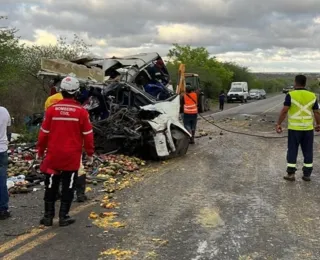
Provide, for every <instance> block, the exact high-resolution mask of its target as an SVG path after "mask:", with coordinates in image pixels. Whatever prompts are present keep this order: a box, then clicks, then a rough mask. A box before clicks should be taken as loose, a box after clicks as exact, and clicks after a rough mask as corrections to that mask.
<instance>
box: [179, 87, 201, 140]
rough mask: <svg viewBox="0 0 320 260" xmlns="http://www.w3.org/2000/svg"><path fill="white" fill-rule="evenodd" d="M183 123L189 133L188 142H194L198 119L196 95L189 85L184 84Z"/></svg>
mask: <svg viewBox="0 0 320 260" xmlns="http://www.w3.org/2000/svg"><path fill="white" fill-rule="evenodd" d="M182 105H183V124H184V127H185V128H186V129H187V130H188V131H189V133H190V134H191V139H190V144H194V143H195V142H194V136H195V134H196V127H197V119H198V95H197V93H196V92H195V91H194V89H193V88H192V86H191V85H186V93H185V94H184V95H183V98H182Z"/></svg>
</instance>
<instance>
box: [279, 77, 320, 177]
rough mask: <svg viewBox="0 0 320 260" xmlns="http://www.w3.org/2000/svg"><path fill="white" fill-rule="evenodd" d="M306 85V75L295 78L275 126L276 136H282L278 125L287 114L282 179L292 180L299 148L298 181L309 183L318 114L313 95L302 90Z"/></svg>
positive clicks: (319, 126) (317, 129)
mask: <svg viewBox="0 0 320 260" xmlns="http://www.w3.org/2000/svg"><path fill="white" fill-rule="evenodd" d="M306 83H307V78H306V76H304V75H297V76H296V77H295V85H294V90H293V91H291V92H289V93H288V94H287V95H286V98H285V102H284V107H283V109H282V111H281V113H280V116H279V120H278V122H277V125H276V131H277V133H282V127H281V123H282V122H283V121H284V120H285V118H286V117H287V115H288V150H287V175H286V176H284V179H285V180H288V181H295V173H296V171H297V165H296V163H297V156H298V150H299V146H300V145H301V149H302V153H303V157H304V166H303V169H302V170H303V176H302V179H303V180H304V181H310V180H311V179H310V176H311V173H312V170H313V139H314V130H316V131H317V132H319V131H320V112H319V104H318V101H317V98H316V95H315V94H314V93H312V92H310V91H308V90H306V88H305V87H306ZM312 112H313V113H312ZM312 114H314V117H315V121H316V127H314V119H313V116H312Z"/></svg>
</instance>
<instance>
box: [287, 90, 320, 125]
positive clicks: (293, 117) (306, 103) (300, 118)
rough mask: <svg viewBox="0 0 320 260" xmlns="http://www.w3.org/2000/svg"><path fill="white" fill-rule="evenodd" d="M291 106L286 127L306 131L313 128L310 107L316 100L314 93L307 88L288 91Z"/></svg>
mask: <svg viewBox="0 0 320 260" xmlns="http://www.w3.org/2000/svg"><path fill="white" fill-rule="evenodd" d="M288 95H290V97H291V106H290V108H289V111H288V129H290V130H296V131H308V130H313V129H314V123H313V115H312V112H313V110H312V108H313V106H314V104H315V102H316V100H317V98H316V95H315V94H314V93H312V92H310V91H308V90H304V89H302V90H294V91H291V92H289V93H288Z"/></svg>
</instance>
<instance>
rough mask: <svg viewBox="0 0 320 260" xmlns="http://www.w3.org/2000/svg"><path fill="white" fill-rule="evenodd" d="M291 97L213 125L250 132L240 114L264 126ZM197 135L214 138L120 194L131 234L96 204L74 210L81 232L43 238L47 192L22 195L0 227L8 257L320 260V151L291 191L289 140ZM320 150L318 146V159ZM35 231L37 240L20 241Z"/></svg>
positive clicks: (234, 112)
mask: <svg viewBox="0 0 320 260" xmlns="http://www.w3.org/2000/svg"><path fill="white" fill-rule="evenodd" d="M283 98H284V96H282V95H281V96H277V97H273V98H270V99H267V100H262V101H258V102H256V103H252V104H245V105H241V106H238V107H236V108H233V109H230V110H229V111H224V112H221V113H219V114H216V115H214V117H215V118H217V117H219V118H220V119H223V117H235V119H233V120H231V121H230V122H228V123H224V122H221V124H222V125H224V126H225V127H229V126H230V127H235V128H237V129H238V130H239V131H241V130H247V127H248V126H246V125H245V124H243V123H247V121H250V120H246V119H242V118H239V119H238V118H237V117H238V116H239V114H250V115H255V117H254V118H255V120H256V122H257V124H258V122H260V121H259V118H260V119H261V118H264V117H265V116H267V117H270V118H275V117H276V114H277V113H278V111H279V110H280V108H281V103H282V102H283ZM261 124H263V127H268V128H270V129H271V127H272V125H273V124H272V123H271V122H269V121H263V122H261ZM199 128H202V129H204V130H205V131H206V132H208V133H209V136H206V137H203V138H200V139H197V144H196V145H195V146H194V147H191V148H190V150H189V152H188V154H187V155H186V156H185V157H183V158H179V159H176V160H172V161H169V162H167V163H164V164H161V165H157V169H158V170H154V171H149V172H146V173H145V178H144V179H143V180H142V181H140V182H138V183H136V184H134V185H133V187H131V188H128V189H125V190H122V191H117V192H116V194H115V198H114V200H115V201H117V202H119V203H121V204H120V205H119V209H115V210H113V211H116V212H117V213H118V214H119V217H118V219H119V221H120V222H124V223H125V227H124V228H107V229H102V228H98V227H96V226H95V225H92V221H91V220H89V219H88V215H89V213H90V212H91V211H95V212H97V213H100V212H104V211H106V210H105V209H102V208H101V207H100V206H99V202H95V201H91V202H90V204H83V205H81V206H79V205H77V204H75V205H74V207H73V214H76V217H77V219H78V222H77V223H76V224H74V225H72V226H69V227H66V228H59V227H57V226H54V227H52V228H48V229H45V230H41V229H38V228H37V227H36V225H37V223H38V218H39V215H40V211H41V204H42V201H41V199H40V198H41V196H42V192H41V191H39V192H35V193H32V194H28V195H19V196H16V197H15V198H13V199H12V200H11V205H14V206H15V208H13V211H14V214H15V216H16V217H15V219H11V220H7V221H3V222H1V230H0V241H1V242H0V243H1V244H0V257H2V258H1V259H6V260H9V259H19V260H20V259H21V260H25V259H32V260H37V259H47V260H56V259H57V260H58V259H79V260H82V259H83V260H85V259H86V260H87V259H98V258H99V254H100V253H101V252H111V251H107V250H110V249H119V250H126V252H122V254H123V255H125V253H131V255H132V256H131V258H130V257H129V258H115V256H106V257H105V258H103V259H159V260H184V259H186V260H207V259H208V260H211V259H217V260H251V259H259V260H260V259H272V260H273V259H283V260H300V259H301V260H302V259H303V260H304V259H306V260H308V259H320V244H319V237H320V217H319V216H320V206H319V205H320V204H319V201H320V193H319V190H320V181H319V177H318V176H317V172H318V170H319V167H320V164H319V159H320V156H319V155H318V154H317V153H315V167H314V168H315V174H314V177H313V179H312V182H310V183H305V182H303V181H302V180H301V179H298V180H297V181H296V182H295V183H287V182H285V181H284V180H283V179H282V176H283V174H284V171H285V167H286V163H285V152H286V139H259V138H255V137H249V136H240V135H236V134H230V133H226V132H225V133H223V135H220V130H217V129H216V128H214V127H213V126H211V125H209V124H207V123H205V122H204V121H202V122H201V121H200V122H199ZM242 128H243V129H242ZM254 131H255V132H258V131H260V130H259V128H255V130H254ZM319 148H320V146H319V139H318V138H316V145H315V151H318V149H319ZM97 194H98V193H97ZM21 205H23V207H21ZM32 226H35V227H34V228H33V229H31V227H32ZM27 228H29V230H30V231H31V233H26V234H22V235H19V232H23V231H24V230H26V229H27ZM14 234H16V236H15V237H10V236H8V235H14ZM112 252H116V251H112ZM118 253H119V252H118ZM118 255H119V254H118Z"/></svg>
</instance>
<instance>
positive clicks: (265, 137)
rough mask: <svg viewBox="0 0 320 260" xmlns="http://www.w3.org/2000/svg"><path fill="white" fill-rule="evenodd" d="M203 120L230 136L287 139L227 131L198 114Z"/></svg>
mask: <svg viewBox="0 0 320 260" xmlns="http://www.w3.org/2000/svg"><path fill="white" fill-rule="evenodd" d="M198 115H199V116H200V117H201V118H202V119H203V120H205V121H206V122H207V123H209V124H211V125H213V126H215V127H217V128H219V129H220V130H222V131H225V132H228V133H232V134H238V135H246V136H251V137H259V138H265V139H283V138H288V136H287V135H286V136H265V135H257V134H249V133H243V132H237V131H232V130H228V129H225V128H223V127H221V126H219V125H217V124H215V123H213V122H211V121H209V120H208V119H206V118H205V117H204V116H203V115H200V114H198Z"/></svg>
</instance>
